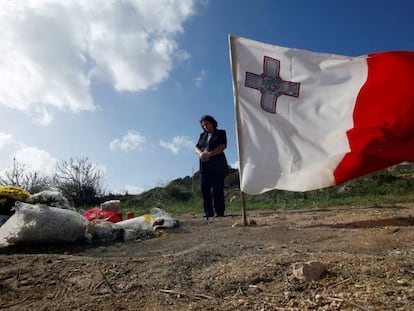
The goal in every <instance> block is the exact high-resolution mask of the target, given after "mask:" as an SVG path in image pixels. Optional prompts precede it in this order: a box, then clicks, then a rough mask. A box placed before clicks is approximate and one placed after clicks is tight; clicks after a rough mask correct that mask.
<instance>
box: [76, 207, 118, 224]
mask: <svg viewBox="0 0 414 311" xmlns="http://www.w3.org/2000/svg"><path fill="white" fill-rule="evenodd" d="M83 216H84V217H85V218H86V219H88V220H89V221H92V220H94V219H102V220H106V221H110V222H119V221H121V220H122V217H121V215H120V214H119V213H118V212H114V211H103V210H101V209H100V208H99V207H94V208H91V209H90V210H87V211H86V212H85V213H84V214H83Z"/></svg>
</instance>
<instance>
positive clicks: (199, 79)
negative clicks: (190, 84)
mask: <svg viewBox="0 0 414 311" xmlns="http://www.w3.org/2000/svg"><path fill="white" fill-rule="evenodd" d="M206 76H207V72H206V71H205V70H204V69H203V70H201V71H200V73H199V74H198V76H197V77H196V78H195V79H194V81H195V85H196V86H197V87H201V84H202V83H203V81H204V79H205V78H206Z"/></svg>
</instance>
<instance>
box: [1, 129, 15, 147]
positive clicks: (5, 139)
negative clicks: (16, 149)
mask: <svg viewBox="0 0 414 311" xmlns="http://www.w3.org/2000/svg"><path fill="white" fill-rule="evenodd" d="M13 142H14V139H13V135H11V134H7V133H2V132H0V150H1V149H3V148H4V147H6V146H7V145H10V144H12V143H13Z"/></svg>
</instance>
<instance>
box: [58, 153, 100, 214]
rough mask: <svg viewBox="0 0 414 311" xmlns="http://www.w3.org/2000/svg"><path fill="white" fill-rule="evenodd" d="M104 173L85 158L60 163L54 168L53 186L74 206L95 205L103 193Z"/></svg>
mask: <svg viewBox="0 0 414 311" xmlns="http://www.w3.org/2000/svg"><path fill="white" fill-rule="evenodd" d="M103 179H104V173H103V172H102V170H100V169H99V168H97V167H96V165H94V164H92V163H90V162H89V160H88V158H87V157H83V158H77V159H73V158H71V159H70V160H69V161H62V162H61V163H60V164H58V165H57V167H56V174H55V176H54V181H53V182H54V184H55V186H56V187H57V188H58V189H59V190H60V191H61V193H62V194H63V195H64V196H65V197H66V198H68V199H70V200H72V201H73V203H74V204H75V206H76V205H77V206H79V205H89V204H96V203H97V202H98V201H99V196H102V195H103V194H104V191H103V186H102V184H103Z"/></svg>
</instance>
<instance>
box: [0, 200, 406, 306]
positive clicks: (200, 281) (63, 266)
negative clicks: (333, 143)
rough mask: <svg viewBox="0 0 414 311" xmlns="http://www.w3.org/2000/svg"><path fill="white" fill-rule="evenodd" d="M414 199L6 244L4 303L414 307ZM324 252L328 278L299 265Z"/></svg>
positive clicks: (1, 282)
mask: <svg viewBox="0 0 414 311" xmlns="http://www.w3.org/2000/svg"><path fill="white" fill-rule="evenodd" d="M412 215H414V204H402V205H397V206H385V205H384V206H373V207H347V208H327V209H318V210H316V209H313V210H277V209H275V210H272V211H254V212H253V211H251V212H247V220H248V222H249V225H248V226H244V225H243V217H242V214H241V213H233V214H231V215H228V217H225V218H216V219H213V220H211V221H210V223H207V222H206V220H205V219H203V218H202V217H201V214H199V215H184V216H180V217H177V219H178V220H179V221H180V227H178V228H174V229H168V230H166V233H167V234H166V235H165V236H161V237H156V238H152V239H144V240H138V241H131V242H121V241H118V242H111V243H109V242H107V243H102V242H101V243H99V244H96V243H92V244H72V245H59V246H56V245H48V246H32V247H29V246H25V247H9V248H5V249H1V250H0V310H413V309H414V239H413V237H414V216H412ZM312 260H313V261H318V262H319V263H322V264H323V265H325V267H326V269H325V271H324V272H323V274H322V275H321V278H320V279H319V280H314V281H309V280H308V281H306V280H303V279H300V278H299V277H298V276H297V275H295V274H293V268H292V267H293V266H294V264H295V263H303V262H308V261H312Z"/></svg>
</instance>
